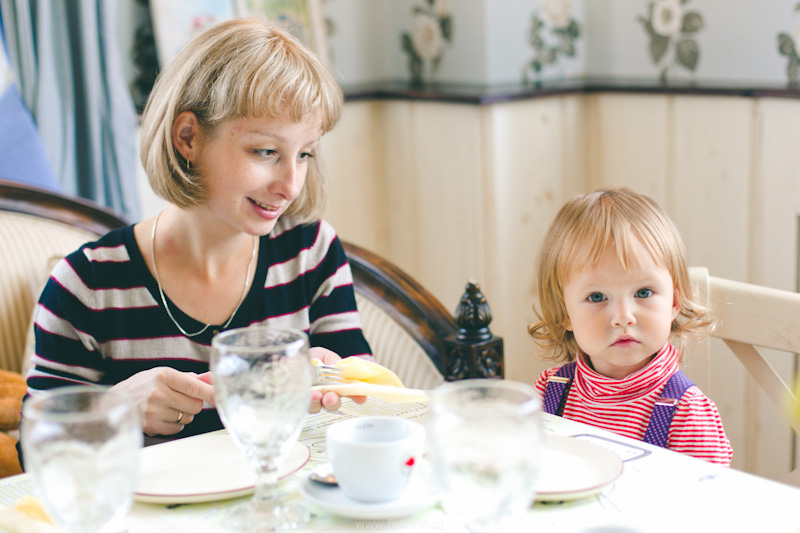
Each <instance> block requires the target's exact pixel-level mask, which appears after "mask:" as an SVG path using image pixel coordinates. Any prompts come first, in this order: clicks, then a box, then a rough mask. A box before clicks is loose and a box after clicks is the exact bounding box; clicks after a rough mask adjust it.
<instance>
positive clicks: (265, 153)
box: [253, 149, 275, 158]
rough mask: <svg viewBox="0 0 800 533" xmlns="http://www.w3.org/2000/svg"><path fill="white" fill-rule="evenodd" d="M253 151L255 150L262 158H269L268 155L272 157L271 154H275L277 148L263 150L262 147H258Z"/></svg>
mask: <svg viewBox="0 0 800 533" xmlns="http://www.w3.org/2000/svg"><path fill="white" fill-rule="evenodd" d="M253 152H254V153H255V154H256V155H257V156H258V157H262V158H267V157H270V156H273V155H275V150H270V149H263V150H261V149H256V150H253Z"/></svg>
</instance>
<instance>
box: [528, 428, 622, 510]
mask: <svg viewBox="0 0 800 533" xmlns="http://www.w3.org/2000/svg"><path fill="white" fill-rule="evenodd" d="M545 444H546V447H545V448H544V450H543V453H542V458H541V460H540V462H539V465H540V466H539V480H538V482H537V483H536V500H537V501H565V500H576V499H579V498H586V497H589V496H592V495H594V494H597V493H598V492H600V491H602V490H604V489H605V488H606V487H607V486H608V485H610V484H611V483H613V482H614V481H615V480H616V479H617V478H618V477H619V476H620V475H621V474H622V468H623V466H622V461H621V460H620V458H619V457H617V456H616V455H615V454H614V453H613V452H611V451H609V450H607V449H605V448H602V447H600V446H598V445H596V444H593V443H591V442H587V441H584V440H579V439H573V438H570V437H562V436H559V435H550V434H547V435H545Z"/></svg>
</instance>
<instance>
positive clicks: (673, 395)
mask: <svg viewBox="0 0 800 533" xmlns="http://www.w3.org/2000/svg"><path fill="white" fill-rule="evenodd" d="M692 385H694V383H692V380H690V379H689V378H688V377H686V374H684V373H683V372H681V371H680V370H678V371H677V372H675V373H674V374H672V376H671V377H670V378H669V381H667V385H666V387H664V391H663V392H662V393H661V396H660V397H659V398H658V399H656V404H655V406H654V407H653V414H652V415H650V423H649V424H648V426H647V431H646V432H645V434H644V439H642V440H644V441H645V442H647V443H649V444H654V445H655V446H661V447H662V448H666V447H667V437H668V436H669V426H670V424H671V423H672V416H673V415H674V414H675V406H676V405H678V400H680V399H681V396H683V393H685V392H686V390H687V389H688V388H689V387H691V386H692Z"/></svg>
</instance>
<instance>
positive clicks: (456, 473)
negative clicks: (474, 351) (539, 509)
mask: <svg viewBox="0 0 800 533" xmlns="http://www.w3.org/2000/svg"><path fill="white" fill-rule="evenodd" d="M540 412H541V402H540V400H539V398H538V395H537V394H536V391H535V390H534V388H533V387H531V386H530V385H527V384H525V383H519V382H515V381H508V380H497V379H471V380H463V381H456V382H452V383H446V384H444V385H441V386H440V387H437V388H436V389H435V390H434V391H433V392H432V394H431V401H430V418H429V421H428V436H429V438H430V442H431V449H430V455H431V462H432V464H433V468H434V473H435V477H436V479H437V481H438V483H439V485H440V488H441V489H442V495H443V496H442V504H443V506H444V509H445V511H446V512H447V514H448V515H450V516H452V517H454V518H455V519H457V520H459V521H461V522H462V523H463V525H464V526H466V528H467V529H468V530H469V531H473V532H478V531H481V532H482V531H494V530H495V529H497V528H498V525H499V522H500V520H501V518H502V517H503V516H504V515H510V514H513V513H516V512H521V511H524V510H525V509H527V508H528V507H529V506H530V505H531V503H532V502H533V498H534V495H535V490H534V489H535V484H536V479H537V472H538V458H539V451H540V446H541V441H542V437H541V421H540Z"/></svg>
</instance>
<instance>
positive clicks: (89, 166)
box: [0, 0, 139, 221]
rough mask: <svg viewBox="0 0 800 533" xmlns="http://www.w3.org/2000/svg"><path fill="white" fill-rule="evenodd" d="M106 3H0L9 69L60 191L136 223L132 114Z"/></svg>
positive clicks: (72, 0) (82, 0)
mask: <svg viewBox="0 0 800 533" xmlns="http://www.w3.org/2000/svg"><path fill="white" fill-rule="evenodd" d="M116 5H117V2H113V1H108V0H0V10H2V20H3V27H4V29H5V34H6V43H7V47H8V52H9V56H10V58H11V63H12V65H13V66H14V70H15V73H16V78H17V83H18V86H19V89H20V93H21V95H22V99H23V101H24V103H25V105H26V106H27V108H28V110H30V112H31V114H32V116H33V118H34V120H35V121H36V125H37V127H38V130H39V134H40V137H41V139H42V143H43V146H44V149H45V152H46V154H47V157H48V159H49V161H50V163H51V165H52V167H53V169H54V170H55V173H56V176H57V178H58V181H59V183H60V185H61V188H62V190H63V191H64V192H67V193H70V194H73V195H76V196H81V197H84V198H89V199H92V200H94V201H96V202H98V203H100V204H103V205H106V206H108V207H110V208H112V209H113V210H115V211H117V212H118V213H121V214H123V215H124V216H125V217H127V218H128V219H129V220H132V221H133V220H138V218H139V198H138V193H137V189H136V160H135V159H136V138H135V135H136V133H135V132H136V125H137V124H136V122H137V118H136V113H135V110H134V106H133V102H132V99H131V96H130V92H129V91H128V88H127V87H126V84H125V80H124V76H123V73H122V65H121V56H120V54H119V51H118V47H117V43H116V41H115V37H114V31H115V26H114V9H115V7H116Z"/></svg>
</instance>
